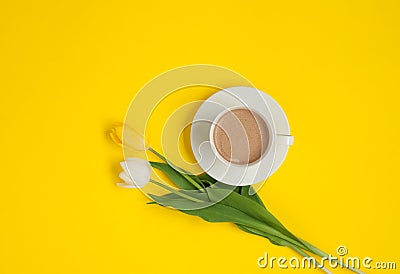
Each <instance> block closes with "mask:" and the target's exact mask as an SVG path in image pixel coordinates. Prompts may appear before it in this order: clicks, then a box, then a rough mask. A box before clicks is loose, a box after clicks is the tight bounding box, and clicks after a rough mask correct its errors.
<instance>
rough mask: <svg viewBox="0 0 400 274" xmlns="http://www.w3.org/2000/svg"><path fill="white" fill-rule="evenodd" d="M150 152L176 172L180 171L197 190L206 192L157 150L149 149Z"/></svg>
mask: <svg viewBox="0 0 400 274" xmlns="http://www.w3.org/2000/svg"><path fill="white" fill-rule="evenodd" d="M148 150H149V151H150V152H152V153H153V154H154V155H156V156H157V157H158V158H160V159H161V160H163V161H164V162H166V163H167V164H168V165H170V166H171V167H172V168H173V169H175V170H176V171H178V172H179V173H180V174H181V175H182V176H183V177H184V178H185V179H186V180H188V181H189V182H190V183H191V184H192V185H193V186H194V187H195V188H197V189H198V190H200V191H202V192H204V188H203V187H202V186H201V185H200V184H199V183H198V182H196V181H195V180H194V179H193V178H192V177H190V176H189V175H188V174H187V173H188V172H186V171H184V170H182V169H181V168H178V167H176V166H175V165H173V164H172V163H170V162H169V161H168V160H167V158H165V157H164V156H162V155H161V154H160V153H158V152H157V151H156V150H154V149H153V148H151V147H149V148H148Z"/></svg>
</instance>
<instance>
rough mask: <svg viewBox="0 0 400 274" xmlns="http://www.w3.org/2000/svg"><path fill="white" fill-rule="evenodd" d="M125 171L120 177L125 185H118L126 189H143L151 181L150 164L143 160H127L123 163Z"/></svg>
mask: <svg viewBox="0 0 400 274" xmlns="http://www.w3.org/2000/svg"><path fill="white" fill-rule="evenodd" d="M121 167H122V169H123V171H122V172H121V173H120V174H119V177H120V178H121V179H122V180H123V181H124V183H118V184H117V185H118V186H120V187H125V188H142V187H144V186H145V185H146V184H147V183H148V182H149V181H150V174H151V166H150V163H149V162H148V161H146V160H144V159H141V158H127V159H126V161H124V162H121Z"/></svg>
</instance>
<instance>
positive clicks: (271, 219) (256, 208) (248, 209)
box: [206, 187, 305, 247]
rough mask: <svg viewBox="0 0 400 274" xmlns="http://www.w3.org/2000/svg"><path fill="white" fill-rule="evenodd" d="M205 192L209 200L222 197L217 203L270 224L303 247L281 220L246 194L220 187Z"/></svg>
mask: <svg viewBox="0 0 400 274" xmlns="http://www.w3.org/2000/svg"><path fill="white" fill-rule="evenodd" d="M206 190H207V193H208V196H209V198H210V199H211V201H214V202H215V201H219V200H221V199H222V198H223V197H225V198H223V200H221V201H220V202H219V203H221V204H224V205H228V206H231V207H234V208H236V209H238V210H240V211H243V212H244V213H246V214H248V215H249V216H252V217H253V218H255V219H258V220H260V221H262V222H263V223H265V224H267V225H269V226H271V227H272V228H274V229H275V230H278V231H280V232H281V233H282V234H284V235H286V236H288V237H290V238H292V239H294V240H296V241H297V242H298V243H301V245H302V246H303V247H305V245H304V243H303V242H302V241H301V240H300V239H298V238H297V237H296V236H295V235H293V234H292V233H291V232H290V231H289V230H287V229H286V228H285V227H284V226H283V225H282V223H281V222H279V220H278V219H277V218H275V216H274V215H272V214H271V213H270V212H269V211H268V210H267V209H266V208H265V207H264V206H262V205H260V204H259V203H257V202H255V201H254V200H252V199H250V198H247V197H246V196H242V195H240V194H238V193H236V192H232V191H231V190H229V189H220V188H212V187H211V188H207V189H206Z"/></svg>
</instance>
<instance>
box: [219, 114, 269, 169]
mask: <svg viewBox="0 0 400 274" xmlns="http://www.w3.org/2000/svg"><path fill="white" fill-rule="evenodd" d="M211 135H212V136H211V139H212V143H213V146H214V148H215V150H216V152H217V153H218V154H219V156H220V157H221V158H223V159H224V160H225V161H227V162H229V163H233V164H238V165H248V164H252V163H255V162H257V161H258V160H259V159H261V158H262V156H263V155H264V154H265V152H266V151H267V149H268V146H269V142H270V131H269V128H268V125H267V122H266V121H265V120H264V119H263V118H262V117H261V115H259V114H258V113H256V112H255V111H252V110H250V109H248V108H235V109H228V110H226V111H224V112H222V113H221V114H220V115H219V116H218V117H217V118H216V120H215V122H214V125H213V127H212V132H211Z"/></svg>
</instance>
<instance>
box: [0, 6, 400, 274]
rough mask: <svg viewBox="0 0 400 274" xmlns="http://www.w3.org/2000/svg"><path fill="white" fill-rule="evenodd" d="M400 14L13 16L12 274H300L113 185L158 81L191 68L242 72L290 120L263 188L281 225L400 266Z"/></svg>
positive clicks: (6, 227) (1, 77)
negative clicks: (117, 135) (117, 140)
mask: <svg viewBox="0 0 400 274" xmlns="http://www.w3.org/2000/svg"><path fill="white" fill-rule="evenodd" d="M399 12H400V4H399V1H396V0H392V1H389V0H380V1H378V0H375V1H344V0H343V1H196V2H190V1H181V2H177V1H163V2H161V1H159V2H155V1H143V2H138V1H11V0H6V1H4V0H3V1H1V2H0V119H1V120H0V121H1V135H0V144H1V159H2V160H1V165H0V166H1V191H0V221H1V223H0V273H1V274H36V273H37V274H47V273H57V274H63V273H68V274H70V273H75V274H76V273H85V274H87V273H96V274H101V273H120V274H123V273H246V274H247V273H269V272H273V271H277V272H282V273H288V272H291V271H293V270H279V269H274V270H271V269H268V268H266V269H260V268H259V267H258V266H257V264H256V260H257V258H258V257H260V256H262V255H263V253H264V252H268V254H270V255H271V256H276V257H280V256H285V257H287V258H289V257H291V256H294V253H293V252H292V251H290V250H288V249H287V248H281V247H276V246H273V245H271V244H270V243H269V242H268V241H267V240H264V239H262V238H258V237H255V236H251V235H248V234H246V233H243V232H241V231H239V230H238V229H236V228H235V227H233V225H230V224H210V223H206V222H204V221H202V220H200V219H198V218H195V217H190V216H187V215H183V214H180V213H178V212H176V211H173V210H169V209H165V208H161V207H158V206H155V205H147V204H146V202H147V201H148V200H147V198H146V197H145V196H144V195H143V194H142V193H141V192H140V191H133V190H126V189H118V188H117V187H115V185H114V182H116V181H117V174H118V172H119V167H118V162H119V161H120V160H122V152H121V150H120V149H119V148H118V147H116V146H114V145H113V144H111V142H110V141H109V140H108V138H107V136H106V134H105V132H106V130H107V129H108V128H109V127H110V126H111V124H112V123H114V122H118V121H122V120H123V119H124V116H125V113H126V111H127V108H128V106H129V103H130V101H131V99H132V98H133V96H134V94H135V92H137V91H138V90H139V89H140V88H141V87H142V86H143V85H144V84H145V83H146V82H147V81H149V80H150V79H152V78H153V77H155V76H157V75H158V74H159V73H162V72H164V71H166V70H168V69H171V68H174V67H177V66H182V65H187V64H193V63H209V64H215V65H220V66H224V67H228V68H230V69H233V70H235V71H237V72H239V73H241V74H242V75H244V76H245V77H247V78H248V79H249V80H251V81H252V82H253V83H254V84H255V85H256V86H257V87H258V88H259V89H261V90H264V91H266V92H268V93H269V94H270V95H272V96H273V97H274V98H275V99H276V100H277V101H278V102H279V103H280V104H281V105H282V107H283V108H284V109H285V111H286V114H287V116H288V118H289V122H290V125H291V129H292V133H293V135H294V136H295V145H294V146H293V147H292V148H291V149H290V151H289V154H288V157H287V159H286V161H285V163H284V164H283V166H282V167H281V168H280V169H279V170H278V172H277V173H276V174H274V175H273V176H272V177H271V178H270V179H269V180H268V182H267V184H266V185H265V186H264V187H263V188H262V190H261V191H260V196H261V197H262V198H263V200H264V201H265V202H266V204H267V205H268V206H269V208H270V210H271V211H272V212H273V213H274V214H275V215H276V216H278V218H279V219H280V220H281V221H282V222H283V223H284V224H285V225H286V226H287V227H288V228H290V229H291V230H292V231H293V232H294V233H295V234H296V235H299V236H301V237H303V238H305V239H307V240H309V241H310V242H312V243H314V244H315V245H317V246H318V247H320V248H322V249H324V250H326V251H327V252H329V253H332V254H334V255H336V251H335V250H336V247H337V246H338V245H345V246H346V247H347V248H348V250H349V255H351V256H359V257H361V258H362V257H365V256H369V257H371V258H373V259H374V261H396V260H397V264H398V266H397V268H398V269H399V268H400V261H398V259H399V258H398V254H399V251H398V247H399V246H400V238H399V234H398V232H399V231H400V221H399V220H400V212H399V197H400V188H399V182H400V176H399V163H400V161H399V155H400V149H399V148H400V146H399V139H400V129H399V118H400V111H399V103H400V100H399V99H400V95H399V91H400V82H399V73H400V70H399V66H400V20H399V18H400V17H399ZM149 96H151V95H149ZM181 98H182V99H181V100H182V103H183V102H186V101H185V100H187V98H185V97H184V96H183V97H181ZM177 100H179V98H178V99H177ZM177 102H179V101H175V103H177ZM138 115H140V113H138ZM155 125H157V123H156V124H155ZM152 132H153V135H151V136H150V137H151V139H152V140H153V142H155V143H157V142H158V138H159V135H157V134H158V129H157V127H156V126H155V127H154V130H153V131H152ZM156 146H157V144H156ZM183 148H184V147H183ZM297 272H301V273H308V272H316V273H317V270H313V271H311V270H300V271H297ZM338 272H341V271H338ZM376 272H377V273H380V272H382V273H385V272H387V273H394V272H395V271H382V270H381V271H376Z"/></svg>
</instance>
